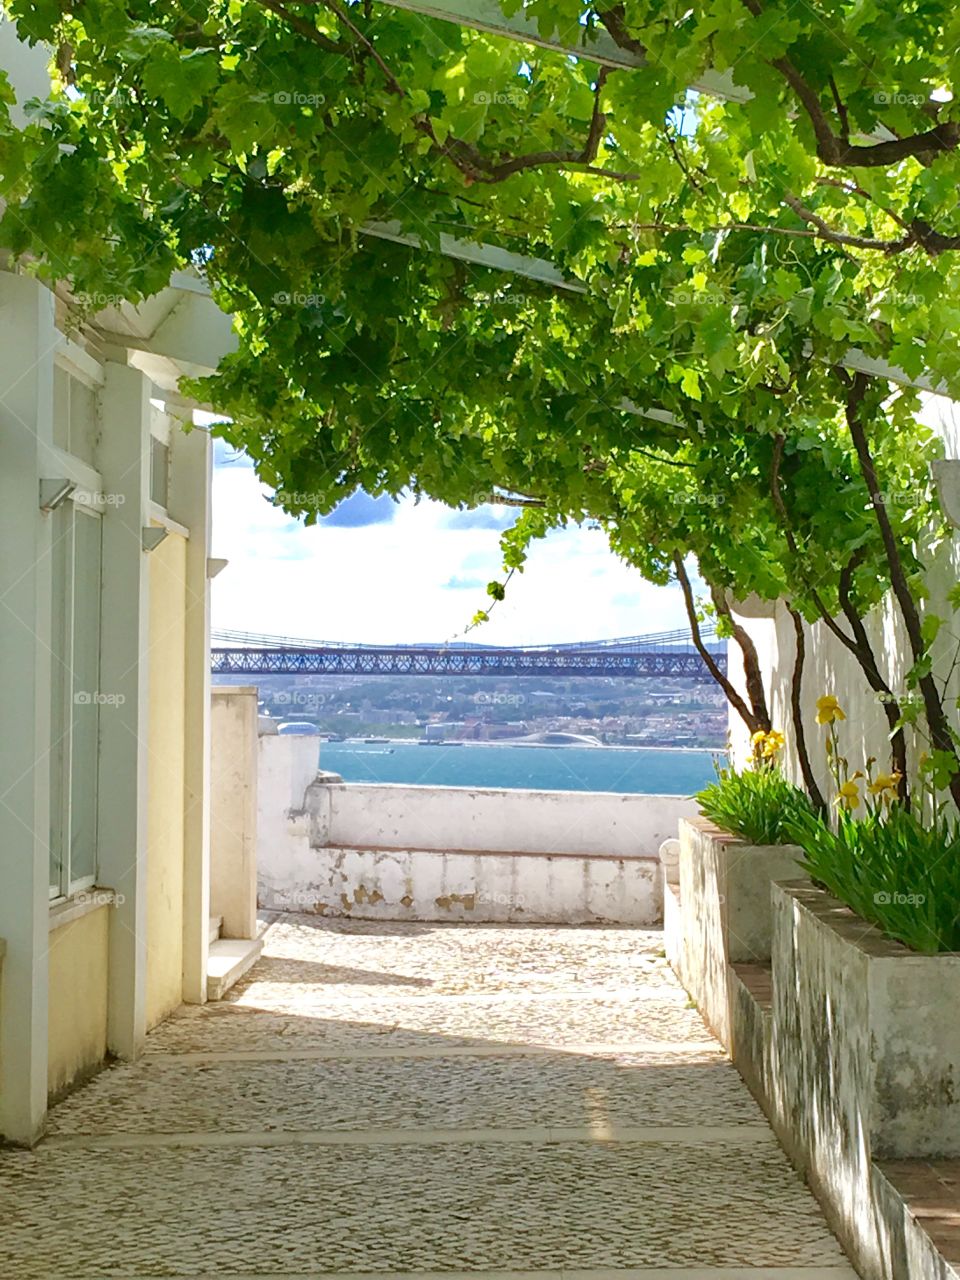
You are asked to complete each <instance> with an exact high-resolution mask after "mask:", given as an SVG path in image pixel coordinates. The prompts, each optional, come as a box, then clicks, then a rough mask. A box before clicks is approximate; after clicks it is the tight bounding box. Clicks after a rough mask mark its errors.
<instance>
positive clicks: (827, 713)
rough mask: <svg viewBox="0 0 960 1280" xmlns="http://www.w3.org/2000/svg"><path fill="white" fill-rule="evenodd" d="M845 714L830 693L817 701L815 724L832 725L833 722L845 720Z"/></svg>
mask: <svg viewBox="0 0 960 1280" xmlns="http://www.w3.org/2000/svg"><path fill="white" fill-rule="evenodd" d="M846 718H847V716H846V712H845V711H844V710H843V708H842V707H841V706H840V703H839V702H838V701H837V700H836V698H835V697H834V696H833V694H832V693H827V694H824V696H823V697H822V698H818V699H817V724H833V722H834V720H846Z"/></svg>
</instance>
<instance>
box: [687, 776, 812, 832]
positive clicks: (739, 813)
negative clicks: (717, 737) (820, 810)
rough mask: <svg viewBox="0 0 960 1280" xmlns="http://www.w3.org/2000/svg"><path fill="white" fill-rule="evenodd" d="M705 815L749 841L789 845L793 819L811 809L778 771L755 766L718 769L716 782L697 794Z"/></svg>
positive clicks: (806, 800)
mask: <svg viewBox="0 0 960 1280" xmlns="http://www.w3.org/2000/svg"><path fill="white" fill-rule="evenodd" d="M697 802H698V803H699V805H700V812H701V813H702V814H703V815H704V817H706V818H709V819H710V821H711V822H715V823H716V824H717V826H718V827H723V828H724V830H726V831H729V832H731V833H732V834H733V835H735V836H742V837H743V839H744V840H749V841H750V843H751V844H789V843H790V841H791V836H790V834H789V830H790V827H791V824H792V822H793V821H794V820H795V819H796V818H797V817H799V816H800V815H801V814H806V815H807V816H809V817H813V815H814V811H813V807H812V805H811V804H810V801H809V800H808V799H807V797H806V796H805V795H804V793H803V792H802V791H801V790H800V789H799V787H795V786H794V785H793V783H792V782H788V781H787V779H786V778H785V777H784V776H783V774H782V773H780V771H779V769H776V768H772V767H769V766H767V765H760V766H758V767H757V768H754V769H744V770H743V772H742V773H737V772H736V770H735V769H718V770H717V781H716V782H711V783H710V785H709V786H707V787H704V789H703V790H702V791H700V792H698V793H697Z"/></svg>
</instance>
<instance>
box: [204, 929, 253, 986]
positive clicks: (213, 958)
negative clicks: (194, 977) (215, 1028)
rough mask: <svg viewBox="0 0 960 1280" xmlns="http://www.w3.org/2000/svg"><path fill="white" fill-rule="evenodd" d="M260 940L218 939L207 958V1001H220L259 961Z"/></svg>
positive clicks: (212, 945)
mask: <svg viewBox="0 0 960 1280" xmlns="http://www.w3.org/2000/svg"><path fill="white" fill-rule="evenodd" d="M262 950H263V939H262V938H218V939H217V941H216V942H214V943H212V944H211V946H210V952H209V955H208V957H207V999H208V1000H222V999H223V997H224V995H225V994H226V992H228V991H229V990H230V988H231V987H232V986H233V984H234V983H235V982H236V981H237V980H238V979H239V978H242V977H243V975H244V974H245V973H246V972H247V970H248V969H249V968H251V966H252V965H254V964H255V963H256V961H257V960H259V959H260V953H261V951H262Z"/></svg>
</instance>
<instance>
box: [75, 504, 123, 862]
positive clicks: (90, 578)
mask: <svg viewBox="0 0 960 1280" xmlns="http://www.w3.org/2000/svg"><path fill="white" fill-rule="evenodd" d="M112 697H115V695H112V694H111V692H110V690H107V691H106V692H104V691H103V690H101V688H100V518H99V516H95V515H92V514H90V513H88V512H85V511H83V510H82V509H80V508H76V509H75V511H74V591H73V706H72V708H71V710H72V713H73V734H72V739H71V741H72V747H71V759H70V880H71V883H75V882H76V881H78V880H83V879H88V878H90V877H94V876H95V875H96V872H97V757H98V755H99V738H100V714H101V707H102V706H103V705H111V706H112V705H114V704H113V702H111V698H112Z"/></svg>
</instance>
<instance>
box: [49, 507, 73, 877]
mask: <svg viewBox="0 0 960 1280" xmlns="http://www.w3.org/2000/svg"><path fill="white" fill-rule="evenodd" d="M49 519H50V521H51V523H52V529H51V535H52V538H53V549H52V553H51V557H52V566H51V568H52V574H51V576H52V584H53V599H52V602H51V603H52V618H51V624H52V625H51V628H50V756H49V765H50V896H51V897H54V898H55V897H59V895H60V894H62V893H64V892H65V891H66V874H67V868H66V858H65V852H66V850H65V841H66V831H67V795H66V780H67V778H68V777H69V764H68V762H69V759H70V717H69V716H68V715H67V690H68V689H69V687H70V683H71V682H70V628H69V625H68V623H69V619H70V613H71V610H70V585H71V577H72V575H71V572H70V566H71V563H72V560H73V504H72V503H71V502H66V503H64V505H63V506H62V507H58V508H57V509H56V511H53V512H51V514H50V517H49Z"/></svg>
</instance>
